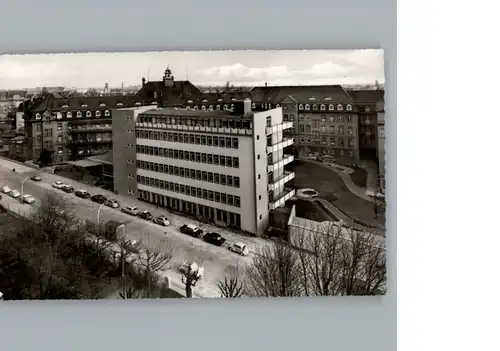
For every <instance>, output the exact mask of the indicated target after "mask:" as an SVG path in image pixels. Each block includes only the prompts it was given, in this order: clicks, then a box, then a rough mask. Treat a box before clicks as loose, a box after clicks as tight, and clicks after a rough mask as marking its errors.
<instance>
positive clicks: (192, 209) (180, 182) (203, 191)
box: [115, 101, 295, 235]
mask: <svg viewBox="0 0 500 351" xmlns="http://www.w3.org/2000/svg"><path fill="white" fill-rule="evenodd" d="M243 104H244V112H242V113H240V114H238V113H236V112H230V111H199V110H198V111H194V110H184V109H182V110H181V109H173V108H165V109H155V110H150V111H146V112H144V113H142V114H141V115H140V116H139V119H138V121H137V123H136V125H135V137H136V142H135V148H136V167H137V170H136V182H137V192H138V194H137V196H138V197H139V198H141V199H143V200H146V201H149V202H154V203H157V204H159V205H161V206H166V207H172V208H174V209H175V210H179V211H181V212H187V213H189V214H192V215H197V216H203V217H205V218H206V217H208V219H210V220H213V221H214V222H215V223H216V224H220V225H223V224H227V225H231V226H235V227H238V228H239V229H241V230H243V231H247V232H250V233H253V234H257V235H260V234H262V233H264V231H265V230H266V229H267V227H268V225H269V211H270V210H272V209H275V208H277V207H279V206H283V205H284V203H285V201H286V200H287V199H289V198H290V197H291V196H293V194H295V191H294V189H293V188H289V187H287V186H286V183H287V182H289V181H291V180H293V178H294V176H295V175H294V173H293V172H285V170H284V167H285V166H286V165H287V164H288V163H290V162H293V156H292V155H285V154H284V152H283V148H285V147H287V146H288V145H290V143H293V140H291V139H290V140H284V139H283V130H284V129H286V128H292V127H293V123H283V111H282V109H281V108H276V109H273V110H269V111H264V112H255V113H252V112H251V111H250V106H251V103H250V102H249V101H244V103H243ZM221 143H222V146H221ZM125 176H126V175H125ZM115 177H116V174H115ZM122 177H123V176H122Z"/></svg>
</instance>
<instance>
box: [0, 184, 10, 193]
mask: <svg viewBox="0 0 500 351" xmlns="http://www.w3.org/2000/svg"><path fill="white" fill-rule="evenodd" d="M0 190H2V193H4V194H8V193H10V192H11V191H12V189H11V188H9V186H8V185H4V186H3V187H2V188H1V189H0Z"/></svg>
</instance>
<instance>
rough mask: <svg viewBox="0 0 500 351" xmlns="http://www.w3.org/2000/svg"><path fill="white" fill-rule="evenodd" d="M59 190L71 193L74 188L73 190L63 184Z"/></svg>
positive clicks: (73, 189)
mask: <svg viewBox="0 0 500 351" xmlns="http://www.w3.org/2000/svg"><path fill="white" fill-rule="evenodd" d="M61 190H63V191H65V192H67V193H73V192H74V191H75V188H73V187H72V186H71V185H68V184H65V185H63V186H62V187H61Z"/></svg>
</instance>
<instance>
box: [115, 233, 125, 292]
mask: <svg viewBox="0 0 500 351" xmlns="http://www.w3.org/2000/svg"><path fill="white" fill-rule="evenodd" d="M126 229H127V228H126V227H125V224H121V225H119V226H118V228H116V234H117V235H116V236H117V237H119V238H120V240H121V241H122V244H121V245H120V259H121V260H122V293H123V298H125V299H126V298H127V292H126V291H125V252H124V251H125V249H124V247H123V245H125V242H126V238H127V230H126Z"/></svg>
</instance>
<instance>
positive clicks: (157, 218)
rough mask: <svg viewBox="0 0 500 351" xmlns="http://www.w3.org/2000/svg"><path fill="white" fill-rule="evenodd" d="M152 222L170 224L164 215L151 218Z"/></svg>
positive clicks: (163, 224)
mask: <svg viewBox="0 0 500 351" xmlns="http://www.w3.org/2000/svg"><path fill="white" fill-rule="evenodd" d="M153 222H154V223H156V224H159V225H162V226H164V227H166V226H168V225H170V221H169V220H168V218H167V217H165V216H164V215H161V216H158V217H156V218H155V219H153Z"/></svg>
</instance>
